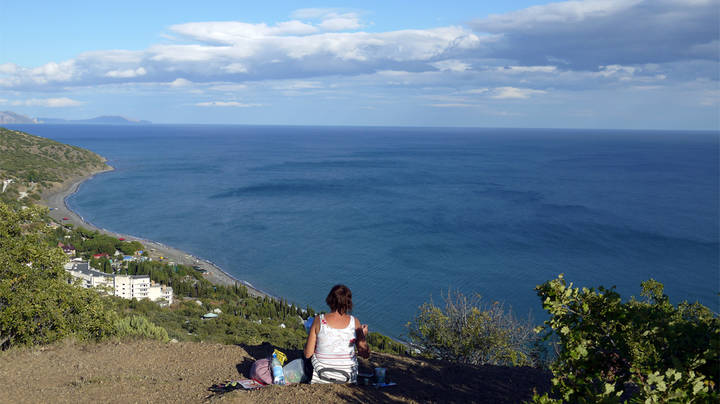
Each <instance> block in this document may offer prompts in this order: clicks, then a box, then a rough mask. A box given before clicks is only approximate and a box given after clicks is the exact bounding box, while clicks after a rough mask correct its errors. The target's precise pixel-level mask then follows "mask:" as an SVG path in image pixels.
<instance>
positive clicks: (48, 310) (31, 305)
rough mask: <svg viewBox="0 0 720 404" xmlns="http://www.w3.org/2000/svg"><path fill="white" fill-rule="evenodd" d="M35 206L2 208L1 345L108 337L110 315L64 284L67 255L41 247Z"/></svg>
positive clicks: (80, 291) (90, 293)
mask: <svg viewBox="0 0 720 404" xmlns="http://www.w3.org/2000/svg"><path fill="white" fill-rule="evenodd" d="M44 213H45V211H44V210H43V209H41V208H38V207H31V208H28V209H24V210H15V209H12V208H10V207H9V206H8V205H5V204H2V203H0V346H2V347H3V348H7V347H10V346H15V345H32V344H45V343H50V342H53V341H56V340H59V339H62V338H64V337H66V336H70V335H74V336H76V337H78V338H79V339H96V340H97V339H102V338H104V337H106V336H109V335H112V334H113V333H114V330H113V328H112V324H113V320H114V318H115V317H114V313H113V312H111V311H108V310H107V309H106V308H105V306H104V304H103V302H102V300H101V299H100V298H99V296H98V295H97V294H96V293H94V292H93V291H89V290H84V289H82V288H79V287H75V286H74V285H72V284H70V283H69V282H68V279H69V278H68V275H67V274H66V272H65V271H64V270H63V267H62V265H63V263H64V260H65V256H64V255H63V253H62V251H60V249H58V248H52V249H50V248H46V247H45V243H44V242H42V239H43V237H44V236H45V234H44V232H45V231H46V230H45V229H46V226H45V225H44V223H43V222H42V221H41V220H40V219H41V217H42V215H43V214H44Z"/></svg>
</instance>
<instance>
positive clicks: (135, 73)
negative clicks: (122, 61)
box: [105, 66, 147, 79]
mask: <svg viewBox="0 0 720 404" xmlns="http://www.w3.org/2000/svg"><path fill="white" fill-rule="evenodd" d="M146 74H147V70H145V68H144V67H142V66H141V67H138V68H137V69H127V70H111V71H109V72H107V73H105V77H111V78H116V79H129V78H133V77H139V76H144V75H146Z"/></svg>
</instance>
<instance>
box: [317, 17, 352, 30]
mask: <svg viewBox="0 0 720 404" xmlns="http://www.w3.org/2000/svg"><path fill="white" fill-rule="evenodd" d="M318 27H319V28H320V29H322V30H324V31H350V30H356V29H360V28H362V27H363V25H362V24H360V19H359V18H357V17H355V16H350V15H345V16H337V17H332V18H328V19H326V20H323V21H322V22H321V23H320V24H318Z"/></svg>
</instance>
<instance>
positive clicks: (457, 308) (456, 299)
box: [407, 291, 541, 366]
mask: <svg viewBox="0 0 720 404" xmlns="http://www.w3.org/2000/svg"><path fill="white" fill-rule="evenodd" d="M443 300H444V302H445V307H442V308H441V307H438V306H435V304H433V302H430V303H425V304H423V305H422V306H421V307H420V309H419V312H418V314H417V315H416V316H415V319H414V321H413V322H412V323H408V325H407V327H408V329H409V337H410V341H411V342H412V344H414V345H415V346H416V347H417V348H418V349H419V350H420V352H421V354H423V355H425V356H428V357H435V358H440V359H443V360H448V361H452V362H459V363H465V364H472V365H485V364H492V365H513V366H522V365H537V364H539V359H540V353H541V352H540V348H539V345H538V344H537V341H538V338H537V336H536V335H535V333H534V332H533V329H532V325H531V323H530V321H528V322H521V321H518V320H517V319H516V318H515V317H514V316H513V315H512V312H511V311H510V310H506V309H505V308H504V306H503V305H502V304H500V303H498V302H495V303H493V304H491V305H489V306H488V305H485V304H483V303H482V301H481V299H480V296H478V295H476V296H475V297H474V298H472V299H468V298H467V297H465V296H464V295H463V294H462V293H460V292H459V291H456V292H449V293H448V296H447V297H444V298H443Z"/></svg>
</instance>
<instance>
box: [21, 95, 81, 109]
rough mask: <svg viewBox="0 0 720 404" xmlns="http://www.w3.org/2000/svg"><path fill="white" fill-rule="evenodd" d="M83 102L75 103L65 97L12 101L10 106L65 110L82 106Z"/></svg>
mask: <svg viewBox="0 0 720 404" xmlns="http://www.w3.org/2000/svg"><path fill="white" fill-rule="evenodd" d="M83 104H84V102H82V101H76V100H73V99H70V98H67V97H61V98H31V99H28V100H22V101H13V102H12V105H15V106H26V107H47V108H65V107H77V106H80V105H83Z"/></svg>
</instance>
